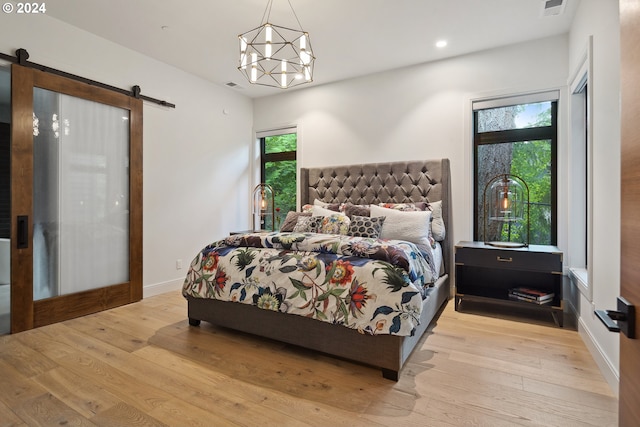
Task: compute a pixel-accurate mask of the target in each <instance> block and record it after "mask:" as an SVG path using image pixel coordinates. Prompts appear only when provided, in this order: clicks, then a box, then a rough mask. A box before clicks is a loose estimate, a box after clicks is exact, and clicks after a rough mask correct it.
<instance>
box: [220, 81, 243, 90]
mask: <svg viewBox="0 0 640 427" xmlns="http://www.w3.org/2000/svg"><path fill="white" fill-rule="evenodd" d="M224 85H225V86H228V87H233V88H238V89H242V86H240V85H239V84H238V83H234V82H227V83H225V84H224Z"/></svg>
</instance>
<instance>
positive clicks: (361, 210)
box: [344, 203, 371, 218]
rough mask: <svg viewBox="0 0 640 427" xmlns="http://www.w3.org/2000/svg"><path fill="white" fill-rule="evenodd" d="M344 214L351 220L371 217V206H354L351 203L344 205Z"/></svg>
mask: <svg viewBox="0 0 640 427" xmlns="http://www.w3.org/2000/svg"><path fill="white" fill-rule="evenodd" d="M344 214H345V215H346V216H348V217H349V218H352V217H353V216H354V215H356V216H371V210H370V209H369V205H354V204H351V203H345V204H344Z"/></svg>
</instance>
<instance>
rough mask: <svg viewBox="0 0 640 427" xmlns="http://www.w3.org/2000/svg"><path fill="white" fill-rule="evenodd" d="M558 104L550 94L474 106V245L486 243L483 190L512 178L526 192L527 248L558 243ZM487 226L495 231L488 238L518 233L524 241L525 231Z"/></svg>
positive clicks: (495, 225) (493, 224)
mask: <svg viewBox="0 0 640 427" xmlns="http://www.w3.org/2000/svg"><path fill="white" fill-rule="evenodd" d="M557 99H558V97H557V92H555V91H554V92H545V93H541V94H534V95H528V96H523V97H513V98H506V99H505V98H503V99H499V100H487V101H479V102H474V103H473V110H474V111H473V119H474V171H475V175H474V189H475V194H474V212H475V214H474V239H475V240H479V241H483V240H485V236H484V225H485V224H484V211H485V209H484V206H483V196H484V191H485V186H486V184H487V183H488V182H489V181H491V180H492V179H493V178H494V177H495V176H497V175H500V174H512V175H516V176H518V177H520V178H521V179H522V180H524V182H525V183H526V184H527V186H528V189H529V243H530V244H537V245H555V244H556V243H557V227H556V223H557V219H556V216H557V215H556V211H557V208H556V202H557V200H556V199H557V191H556V182H557V177H556V176H557V173H556V169H557V165H556V163H557V162H556V157H557V154H556V153H557V110H558V106H557ZM487 226H488V227H497V229H496V230H493V229H488V230H487V234H491V235H496V234H497V235H500V234H503V235H504V233H511V235H512V236H513V234H514V233H521V237H522V238H526V236H524V235H523V234H522V233H527V230H526V229H515V230H514V229H512V228H511V227H510V224H509V223H498V222H492V223H491V224H487ZM500 227H502V229H499V228H500ZM514 240H516V239H514ZM518 240H520V239H518Z"/></svg>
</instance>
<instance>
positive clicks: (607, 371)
mask: <svg viewBox="0 0 640 427" xmlns="http://www.w3.org/2000/svg"><path fill="white" fill-rule="evenodd" d="M568 306H569V310H570V311H572V312H573V315H575V316H576V318H577V319H578V333H579V334H580V338H582V341H583V342H584V344H585V345H586V346H587V350H589V353H591V357H593V360H595V362H596V365H598V368H599V369H600V372H602V376H604V379H605V381H607V383H608V384H609V387H611V391H612V392H613V394H614V395H615V396H616V397H618V388H619V386H620V374H619V372H618V371H617V370H616V368H615V367H614V366H613V364H612V363H611V361H610V360H609V359H608V358H607V357H606V356H605V354H604V352H603V351H602V348H601V347H600V344H598V342H597V341H596V340H595V339H594V337H593V335H592V334H591V331H590V330H589V328H588V327H587V325H586V323H585V322H584V320H583V319H582V318H581V317H580V316H579V315H578V313H577V311H576V308H575V306H574V305H573V304H572V303H571V302H569V304H568Z"/></svg>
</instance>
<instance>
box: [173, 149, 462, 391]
mask: <svg viewBox="0 0 640 427" xmlns="http://www.w3.org/2000/svg"><path fill="white" fill-rule="evenodd" d="M300 201H301V203H300V205H301V211H302V210H304V209H308V210H311V211H313V213H311V214H305V215H306V218H315V220H316V221H314V220H307V219H305V218H302V219H300V218H299V219H298V222H297V224H296V227H297V228H296V229H295V230H294V231H293V232H283V233H280V232H274V233H269V232H263V233H248V234H240V235H232V236H229V237H226V238H224V239H222V240H220V241H217V242H214V243H212V244H210V245H208V246H207V247H205V248H204V249H203V250H202V251H201V252H200V253H198V254H197V256H196V257H195V258H194V260H193V261H192V263H191V265H190V268H189V272H188V274H187V277H186V279H185V283H184V286H183V295H184V297H185V298H186V299H187V302H188V317H189V323H190V325H192V326H198V325H199V324H200V322H201V321H206V322H210V323H213V324H216V325H219V326H223V327H227V328H232V329H235V330H239V331H243V332H247V333H251V334H256V335H259V336H263V337H267V338H271V339H275V340H279V341H282V342H286V343H290V344H294V345H297V346H302V347H305V348H308V349H312V350H316V351H320V352H323V353H327V354H329V355H333V356H336V357H341V358H345V359H349V360H352V361H355V362H360V363H364V364H368V365H371V366H374V367H378V368H380V369H381V371H382V375H383V377H384V378H387V379H390V380H394V381H397V380H398V376H399V373H400V371H401V369H402V367H403V365H404V364H405V362H406V360H407V358H408V357H409V355H410V354H411V352H412V350H413V349H414V347H415V346H416V344H417V343H418V341H419V340H420V338H421V337H422V335H423V334H424V332H425V331H426V330H427V327H428V326H429V324H430V322H431V321H432V320H433V318H434V316H436V314H437V313H438V311H439V310H440V308H441V307H442V306H443V304H444V303H445V302H446V301H447V300H448V299H449V298H450V297H451V289H450V282H451V281H450V279H449V276H450V274H449V272H450V268H451V260H452V250H453V244H452V243H453V242H452V235H453V233H452V222H451V185H450V169H449V160H448V159H437V160H426V161H408V162H390V163H376V164H360V165H346V166H332V167H319V168H302V169H301V171H300ZM309 206H311V208H309ZM435 206H437V208H438V213H437V215H435V216H438V217H439V219H438V221H439V223H440V227H442V230H439V231H438V233H437V234H440V236H439V238H437V239H436V238H434V235H435V234H436V233H433V232H432V231H431V229H432V226H431V225H430V226H429V230H430V231H429V233H430V234H429V240H428V244H426V243H425V242H424V239H423V237H420V239H419V240H418V241H417V242H414V241H413V236H410V237H407V238H408V239H409V238H411V240H410V241H405V240H398V239H396V237H397V236H396V235H395V234H394V235H391V234H389V233H387V236H385V232H386V230H391V229H392V226H391V225H390V224H396V225H398V218H397V214H396V212H399V211H402V210H408V211H409V212H402V213H401V214H399V215H403V216H402V217H401V218H402V219H403V221H401V223H402V224H404V225H402V224H401V225H400V228H401V230H400V231H399V232H400V234H402V233H407V227H409V228H411V229H413V228H412V227H413V225H412V224H414V222H413V221H414V220H413V218H416V219H418V218H420V220H421V219H423V218H425V215H427V214H425V213H424V211H429V216H428V217H427V218H429V220H430V221H429V223H430V224H434V222H433V221H435V220H436V218H435V216H434V214H435V213H436V212H435V211H434V207H435ZM345 207H347V209H348V208H354V209H355V210H352V212H357V213H358V214H362V215H351V216H350V218H351V219H353V223H352V224H351V225H350V226H345V224H342V223H338V225H336V223H331V224H330V228H329V230H330V232H329V234H326V233H327V231H326V229H324V228H322V229H320V228H317V229H316V228H313V226H314V223H315V226H316V227H320V222H318V221H317V220H318V219H319V218H320V219H323V220H322V224H325V225H326V224H327V221H328V219H330V218H331V219H332V221H333V219H335V218H336V215H338V214H336V215H333V214H331V215H328V213H327V210H333V211H336V210H337V211H338V212H339V213H343V214H344V212H342V211H343V209H344V208H345ZM367 207H368V208H370V212H369V214H370V217H373V218H374V219H375V220H374V221H369V220H367V219H366V215H365V214H364V213H363V212H362V210H361V209H362V208H367ZM406 207H408V208H407V209H405V208H406ZM416 207H417V208H416ZM390 211H394V212H390ZM418 211H419V212H418ZM317 212H320V213H322V215H320V214H317ZM380 212H382V214H383V215H380V214H379V213H380ZM309 215H311V216H309ZM300 216H301V217H303V216H304V215H300ZM379 216H383V217H385V218H386V219H381V220H379V222H378V223H377V224H373V225H374V227H373V228H376V227H377V226H380V227H378V228H376V230H373V231H377V232H380V231H381V232H382V234H381V235H380V236H379V237H381V238H384V237H389V236H391V238H392V240H388V239H374V238H372V236H373V237H375V233H374V234H373V235H369V234H368V232H369V229H366V230H365V229H360V230H361V231H365V232H364V233H363V234H360V233H358V232H356V233H353V230H355V229H356V228H354V224H356V223H358V224H360V225H362V222H363V221H364V222H365V223H366V225H368V226H369V225H371V222H374V223H375V222H376V221H378V219H379V218H377V217H379ZM318 217H319V218H318ZM337 217H338V218H342V217H340V216H339V215H338V216H337ZM405 218H412V219H411V220H408V221H405V220H404V219H405ZM310 224H311V225H310ZM385 224H387V225H389V227H388V228H385ZM310 226H311V227H312V228H311V229H310V228H308V227H310ZM342 226H345V227H348V233H345V232H344V231H345V230H347V228H345V229H344V230H343V229H340V227H342ZM301 227H302V228H301ZM305 227H307V228H305ZM323 227H324V226H323ZM331 227H333V228H331ZM335 227H338V228H335ZM402 227H404V229H402ZM434 227H435V226H434ZM418 228H420V226H418ZM338 229H340V232H338V231H337V230H338ZM310 231H314V232H310ZM315 231H317V232H319V233H320V234H319V233H315ZM323 231H324V233H322V232H323ZM434 231H435V228H434ZM445 231H446V232H445ZM394 232H395V231H394ZM422 234H423V233H422V232H421V233H420V235H421V236H422ZM396 262H397V264H396Z"/></svg>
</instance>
